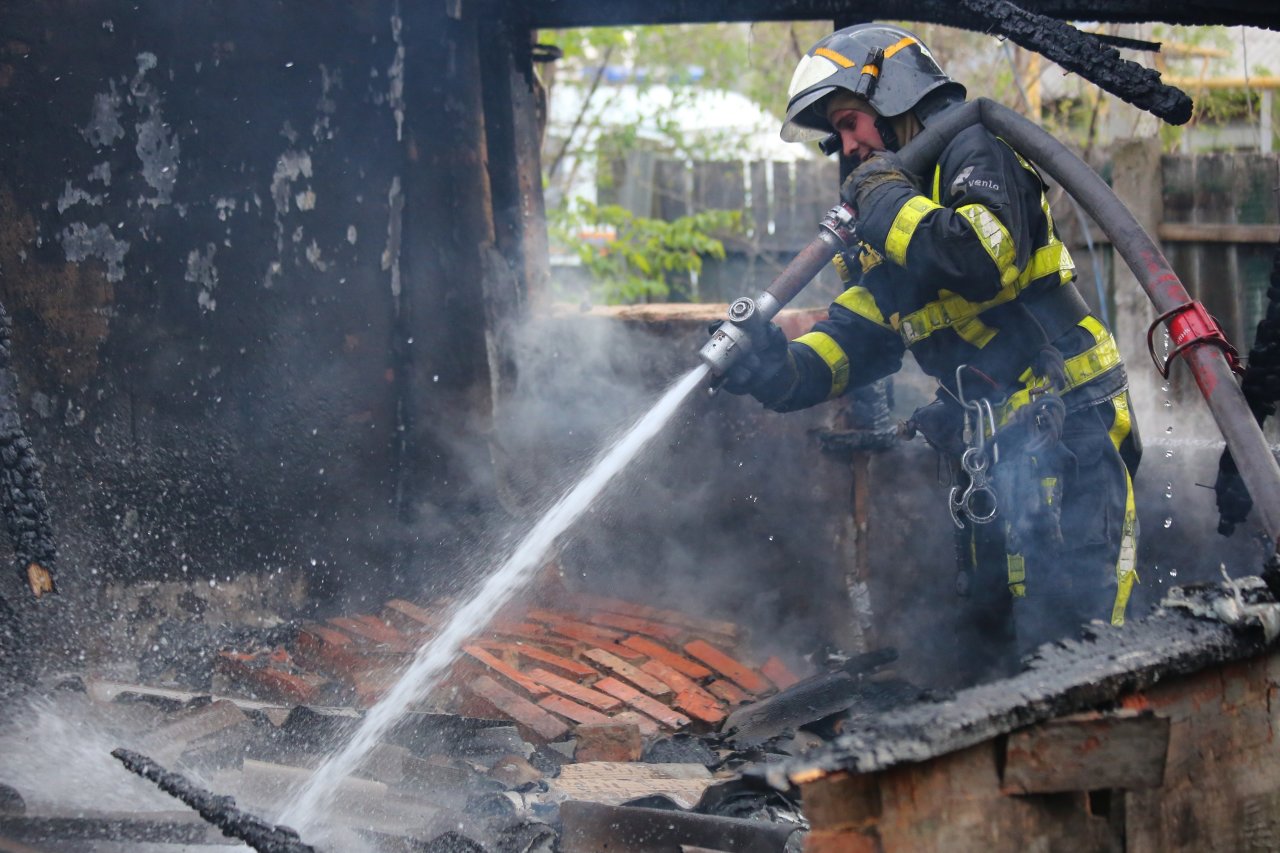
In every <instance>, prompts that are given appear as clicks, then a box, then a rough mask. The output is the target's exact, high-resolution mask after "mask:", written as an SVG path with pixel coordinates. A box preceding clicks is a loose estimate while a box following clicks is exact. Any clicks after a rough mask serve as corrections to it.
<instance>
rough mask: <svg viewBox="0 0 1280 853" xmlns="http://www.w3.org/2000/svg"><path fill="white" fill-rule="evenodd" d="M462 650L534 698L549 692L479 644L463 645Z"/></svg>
mask: <svg viewBox="0 0 1280 853" xmlns="http://www.w3.org/2000/svg"><path fill="white" fill-rule="evenodd" d="M462 650H463V651H464V652H466V653H467V655H468V656H470V657H472V658H474V659H475V660H478V661H479V662H480V663H482V664H484V665H485V666H487V667H489V669H491V670H493V671H494V672H496V673H498V674H499V675H501V676H502V677H503V678H505V679H507V680H508V681H510V682H511V683H512V684H514V685H516V686H517V687H519V688H520V689H521V690H523V691H524V692H525V693H528V694H529V695H530V696H533V697H535V698H536V697H538V696H545V695H547V694H548V693H550V692H551V691H550V690H549V689H547V688H546V687H543V686H542V685H541V684H539V683H538V682H536V681H534V680H533V679H532V678H529V677H528V676H527V675H525V674H524V673H523V672H521V671H520V670H518V669H516V668H515V667H514V666H511V665H510V664H506V663H503V662H502V661H500V660H498V658H496V657H494V656H493V655H491V654H490V653H489V652H486V651H485V650H484V649H482V648H480V647H479V646H463V647H462Z"/></svg>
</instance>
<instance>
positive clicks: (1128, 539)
mask: <svg viewBox="0 0 1280 853" xmlns="http://www.w3.org/2000/svg"><path fill="white" fill-rule="evenodd" d="M1111 405H1112V406H1113V407H1114V408H1115V413H1116V414H1115V420H1113V421H1112V423H1111V429H1110V430H1109V431H1108V434H1109V435H1110V436H1111V443H1112V444H1114V445H1115V447H1116V449H1117V450H1119V449H1120V445H1121V444H1123V443H1124V440H1125V439H1126V438H1128V437H1129V432H1130V430H1131V429H1132V428H1133V416H1132V415H1131V414H1130V413H1129V392H1128V391H1125V392H1124V393H1122V394H1118V395H1117V396H1115V397H1114V398H1112V400H1111ZM1121 467H1123V468H1124V487H1125V496H1124V527H1123V528H1122V529H1121V533H1120V554H1119V556H1118V558H1117V559H1116V600H1115V604H1113V605H1112V607H1111V624H1112V625H1115V626H1116V627H1120V626H1121V625H1123V624H1124V611H1125V608H1126V607H1128V605H1129V594H1130V593H1131V592H1132V591H1133V585H1134V583H1135V582H1137V580H1138V511H1137V509H1136V506H1135V502H1134V498H1133V478H1132V477H1131V476H1130V475H1129V467H1128V466H1127V465H1123V466H1121Z"/></svg>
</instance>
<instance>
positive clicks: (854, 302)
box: [836, 287, 893, 331]
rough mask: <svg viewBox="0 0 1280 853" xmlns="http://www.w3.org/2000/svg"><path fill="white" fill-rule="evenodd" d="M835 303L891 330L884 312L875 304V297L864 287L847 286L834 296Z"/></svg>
mask: <svg viewBox="0 0 1280 853" xmlns="http://www.w3.org/2000/svg"><path fill="white" fill-rule="evenodd" d="M836 304H837V305H841V306H843V307H845V308H848V309H849V310H850V311H852V312H853V313H855V314H857V315H858V316H859V317H862V318H863V319H865V320H870V321H871V322H872V323H875V324H876V325H877V326H881V327H883V328H885V329H888V330H889V331H893V327H892V326H890V325H889V324H888V323H887V322H885V319H884V313H883V312H882V311H881V310H880V306H879V305H877V304H876V300H875V297H873V296H872V295H871V291H870V290H867V289H866V288H865V287H851V288H849V289H848V290H846V291H845V292H844V293H842V294H840V295H839V296H837V297H836Z"/></svg>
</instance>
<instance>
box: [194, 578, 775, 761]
mask: <svg viewBox="0 0 1280 853" xmlns="http://www.w3.org/2000/svg"><path fill="white" fill-rule="evenodd" d="M558 600H559V601H560V606H559V609H555V610H552V609H540V608H537V607H533V608H526V607H523V606H521V607H519V608H517V609H509V610H508V611H506V612H503V613H501V614H499V615H498V616H497V617H496V618H495V619H494V620H493V621H492V622H491V623H490V624H489V625H487V626H485V627H484V629H483V630H482V632H481V633H479V634H477V635H476V636H474V637H472V638H471V639H470V640H469V641H467V642H466V643H464V645H463V648H462V656H461V658H460V660H459V661H458V663H457V664H456V665H455V666H454V668H453V671H452V673H451V675H450V676H449V677H448V678H447V679H445V681H444V683H443V684H442V685H441V687H440V688H439V689H438V690H436V691H435V693H434V694H433V695H432V696H431V697H430V698H429V699H428V701H427V703H426V704H427V705H428V706H430V707H433V708H436V709H439V710H449V711H455V712H458V713H463V714H471V715H474V716H486V717H495V718H505V719H509V720H511V721H513V722H514V723H515V724H516V725H517V726H518V727H519V729H520V732H521V734H522V735H523V736H524V737H525V738H526V739H528V740H529V741H532V742H534V743H548V742H553V741H559V740H563V739H565V738H566V737H571V736H572V735H573V733H574V731H575V728H576V727H577V726H581V725H583V724H602V723H615V724H617V723H623V724H630V725H632V726H633V727H634V728H636V729H637V730H638V733H639V735H640V736H642V737H644V738H652V737H655V736H657V735H658V734H660V733H672V732H677V731H684V730H694V731H699V732H705V731H708V730H710V728H711V727H714V726H717V725H718V724H720V723H721V722H722V721H723V720H724V719H725V717H726V716H727V714H728V713H729V711H730V710H731V709H732V708H733V707H734V706H737V705H741V704H744V703H747V702H751V701H755V700H756V699H759V698H762V697H763V696H766V695H768V694H771V693H773V692H775V691H777V690H780V689H785V688H787V687H790V686H791V685H793V684H795V683H796V682H797V681H799V677H798V676H797V675H795V674H794V673H793V671H792V669H791V668H790V667H788V666H787V664H786V663H784V662H783V661H782V659H781V658H779V657H777V656H776V655H775V656H771V657H769V658H768V659H767V660H765V661H764V663H763V664H762V665H761V666H760V668H759V669H756V668H754V667H752V666H750V665H749V664H747V663H744V662H742V660H740V657H741V655H740V653H739V651H738V646H739V645H740V641H741V640H742V631H741V630H740V629H739V627H738V626H737V625H735V624H733V623H731V622H723V621H716V620H711V619H706V618H702V617H696V616H690V615H688V614H685V613H680V612H678V611H674V610H663V609H658V608H654V607H648V606H645V605H640V604H634V603H631V602H627V601H619V600H616V599H610V598H604V597H600V596H592V595H584V594H577V595H569V594H566V595H563V596H560V597H559V599H558ZM448 606H449V602H447V601H440V602H434V603H433V604H432V605H430V606H426V607H424V606H421V605H418V604H414V603H413V602H409V601H405V600H402V599H394V600H392V601H388V602H387V603H386V605H385V606H384V607H383V609H382V611H381V613H379V614H377V615H373V614H355V615H349V616H339V617H334V618H331V619H329V620H328V621H327V622H325V623H324V624H320V623H307V624H303V625H302V626H300V627H299V629H298V631H297V632H296V635H295V636H294V637H293V639H292V641H291V642H289V643H286V644H284V645H279V646H274V647H269V648H261V649H229V650H225V651H222V652H221V653H220V654H219V655H218V657H217V659H216V668H217V671H218V673H219V674H220V675H221V676H223V678H224V679H225V684H226V687H227V688H228V692H236V693H238V694H241V695H245V696H248V697H250V698H255V699H260V700H264V701H276V702H287V703H304V704H317V703H320V704H349V705H353V706H355V707H367V706H369V705H371V704H373V703H374V702H376V701H377V700H378V698H379V697H380V696H381V695H382V694H383V693H384V692H385V691H386V689H387V688H388V687H390V685H391V684H392V683H393V682H394V680H395V677H396V674H397V673H398V672H399V671H400V670H401V669H402V668H403V666H404V664H405V663H406V662H407V661H408V659H409V658H410V656H412V654H413V653H414V651H415V650H416V649H417V648H418V647H419V646H421V645H422V644H423V643H424V642H426V641H427V640H428V639H429V638H430V637H431V636H432V634H433V633H434V632H435V631H436V630H438V629H439V627H440V625H441V623H442V621H443V619H445V618H446V617H447V615H448Z"/></svg>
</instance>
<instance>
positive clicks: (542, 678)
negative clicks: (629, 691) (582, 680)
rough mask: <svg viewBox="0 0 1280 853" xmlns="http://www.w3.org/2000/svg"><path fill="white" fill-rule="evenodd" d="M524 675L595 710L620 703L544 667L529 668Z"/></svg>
mask: <svg viewBox="0 0 1280 853" xmlns="http://www.w3.org/2000/svg"><path fill="white" fill-rule="evenodd" d="M526 675H528V676H529V678H532V679H533V680H534V681H536V682H538V683H539V684H541V685H543V686H545V687H550V688H551V689H552V690H554V691H555V692H557V693H559V694H561V695H563V696H568V697H569V698H570V699H572V700H574V701H575V702H581V703H582V704H584V705H590V706H591V707H592V708H595V709H596V710H597V711H612V710H613V709H614V708H617V707H618V706H619V705H620V704H622V703H620V702H619V701H618V700H617V699H615V698H613V697H612V696H608V695H606V694H604V693H601V692H600V691H599V690H592V689H591V688H590V687H583V686H582V685H581V684H578V683H577V682H576V681H570V680H569V679H567V678H561V677H560V676H558V675H554V674H552V673H550V672H547V671H546V670H545V669H531V670H529V672H528V673H526Z"/></svg>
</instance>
